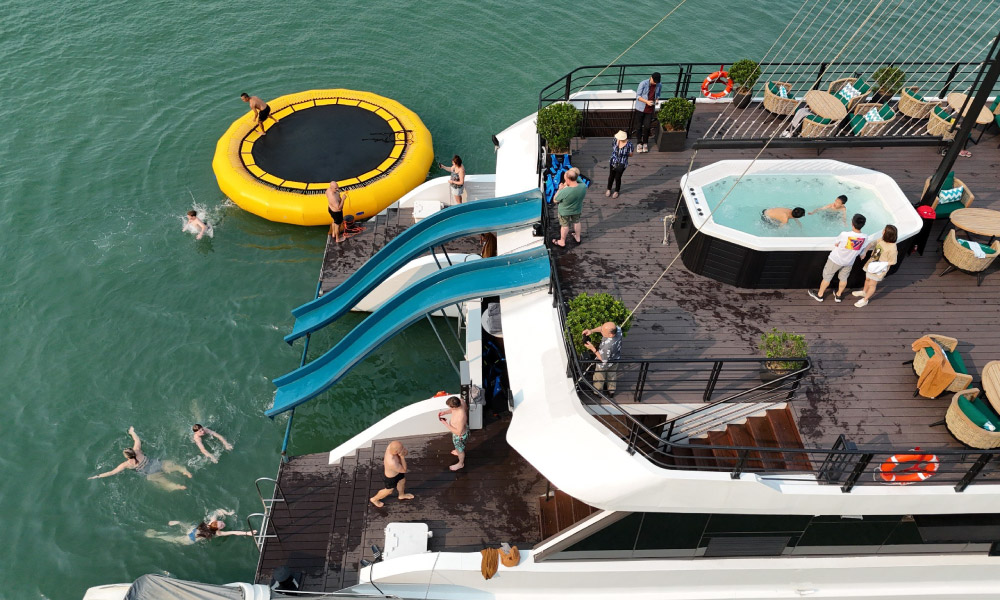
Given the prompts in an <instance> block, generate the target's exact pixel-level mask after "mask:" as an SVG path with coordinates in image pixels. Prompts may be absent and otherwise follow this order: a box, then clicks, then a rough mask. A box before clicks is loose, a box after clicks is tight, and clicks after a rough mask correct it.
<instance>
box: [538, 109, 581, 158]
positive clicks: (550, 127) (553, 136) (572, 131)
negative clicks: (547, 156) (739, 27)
mask: <svg viewBox="0 0 1000 600" xmlns="http://www.w3.org/2000/svg"><path fill="white" fill-rule="evenodd" d="M582 120H583V115H581V114H580V111H579V110H577V108H576V107H575V106H573V105H572V104H568V103H559V104H550V105H548V106H546V107H545V108H543V109H542V110H540V111H538V119H537V125H536V127H537V129H538V135H540V136H542V137H543V138H544V139H545V141H546V143H548V145H549V151H551V152H555V153H559V152H566V151H567V150H569V142H570V140H572V139H573V138H574V137H575V136H576V131H577V129H578V128H579V127H580V122H581V121H582Z"/></svg>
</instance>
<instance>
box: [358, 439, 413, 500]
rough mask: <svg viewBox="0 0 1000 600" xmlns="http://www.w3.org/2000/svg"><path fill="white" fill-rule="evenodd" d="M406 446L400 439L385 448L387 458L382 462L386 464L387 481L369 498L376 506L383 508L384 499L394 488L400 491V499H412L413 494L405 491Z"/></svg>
mask: <svg viewBox="0 0 1000 600" xmlns="http://www.w3.org/2000/svg"><path fill="white" fill-rule="evenodd" d="M406 455H407V451H406V448H404V447H403V444H401V443H400V442H398V441H393V442H392V443H390V444H389V447H388V448H386V449H385V458H383V459H382V463H383V465H384V466H385V483H384V484H383V488H382V489H381V490H379V492H378V493H377V494H375V495H374V496H372V497H371V498H369V499H368V501H369V502H371V503H372V504H374V505H375V506H377V507H379V508H382V507H383V506H385V504H383V503H382V499H383V498H385V497H387V496H389V495H391V494H392V491H393V490H398V491H399V499H400V500H411V499H413V494H405V493H403V489H404V488H405V486H406Z"/></svg>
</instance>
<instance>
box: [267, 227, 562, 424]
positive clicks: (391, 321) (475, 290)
mask: <svg viewBox="0 0 1000 600" xmlns="http://www.w3.org/2000/svg"><path fill="white" fill-rule="evenodd" d="M548 282H549V257H548V251H547V250H546V249H545V247H539V248H533V249H531V250H525V251H524V252H518V253H516V254H506V255H503V256H497V257H494V258H484V259H482V260H473V261H469V262H465V263H461V264H457V265H454V266H451V267H446V268H444V269H441V270H440V271H436V272H434V273H432V274H430V275H428V276H427V277H424V278H423V279H421V280H419V281H416V282H414V283H413V284H412V285H410V286H409V287H407V288H406V289H404V290H402V291H400V292H399V293H398V294H396V295H395V296H393V297H392V298H391V299H390V300H389V301H388V302H386V303H385V304H383V305H382V306H380V307H379V308H378V310H376V311H375V312H373V313H372V314H370V315H369V316H368V318H366V319H365V320H364V321H362V322H361V323H359V324H358V326H357V327H355V328H354V329H353V330H352V331H351V332H350V333H349V334H347V335H346V336H345V337H344V339H342V340H340V342H338V343H337V345H336V346H334V347H333V348H331V349H330V350H328V351H327V352H326V353H325V354H323V355H322V356H320V357H319V358H317V359H316V360H314V361H312V362H311V363H309V364H306V365H303V366H301V367H299V368H298V369H296V370H294V371H292V372H291V373H288V374H287V375H283V376H281V377H279V378H277V379H275V380H274V385H276V386H277V387H278V391H277V393H276V394H275V395H274V406H272V407H271V409H270V410H268V411H267V412H266V413H265V414H267V416H269V417H273V416H275V415H278V414H280V413H282V412H284V411H286V410H289V409H291V408H294V407H296V406H298V405H299V404H302V403H303V402H306V401H307V400H310V399H312V398H315V397H316V396H318V395H320V394H322V393H323V392H324V391H326V390H327V389H329V388H330V386H332V385H333V384H335V383H337V381H339V380H340V379H341V378H342V377H343V376H344V375H346V374H347V373H348V372H349V371H350V370H351V369H353V368H354V366H355V365H357V364H358V363H359V362H361V361H362V360H364V358H365V357H367V356H368V355H369V354H371V353H372V352H374V351H375V350H376V349H377V348H378V347H379V346H381V345H382V344H384V343H385V342H387V341H388V340H389V339H390V338H392V336H394V335H396V334H397V333H399V332H400V331H402V330H403V329H405V328H406V327H408V326H409V325H411V324H412V323H414V322H415V321H417V320H419V319H421V318H423V316H424V315H425V314H427V313H431V312H434V311H435V310H438V309H440V308H444V307H445V306H448V305H449V304H455V303H457V302H463V301H465V300H470V299H472V298H482V297H483V296H494V295H504V294H512V293H517V292H524V291H527V290H531V289H534V288H538V287H543V286H545V285H547V284H548Z"/></svg>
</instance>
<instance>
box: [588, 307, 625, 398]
mask: <svg viewBox="0 0 1000 600" xmlns="http://www.w3.org/2000/svg"><path fill="white" fill-rule="evenodd" d="M598 331H600V332H601V345H600V346H599V347H596V348H595V347H594V343H593V342H591V341H590V339H589V338H590V335H591V334H593V333H597V332H598ZM583 335H584V338H586V339H587V341H586V343H585V344H584V346H586V347H587V348H589V349H590V351H591V352H593V353H594V356H596V357H597V360H599V361H601V363H600V364H599V365H597V366H596V368H595V369H594V388H595V389H596V390H598V391H600V390H603V389H605V385H607V390H608V397H609V398H614V397H615V387H617V380H618V365H617V364H616V361H618V360H619V359H621V357H622V328H621V327H619V326H617V325H615V324H614V323H612V322H611V321H608V322H607V323H605V324H604V325H601V328H600V329H584V330H583Z"/></svg>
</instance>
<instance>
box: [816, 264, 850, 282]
mask: <svg viewBox="0 0 1000 600" xmlns="http://www.w3.org/2000/svg"><path fill="white" fill-rule="evenodd" d="M852 266H853V265H847V266H840V265H838V264H837V263H835V262H833V261H832V260H830V259H829V258H828V259H826V264H825V265H824V266H823V281H833V276H834V275H836V276H837V279H839V280H840V281H847V278H848V276H850V274H851V267H852Z"/></svg>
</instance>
